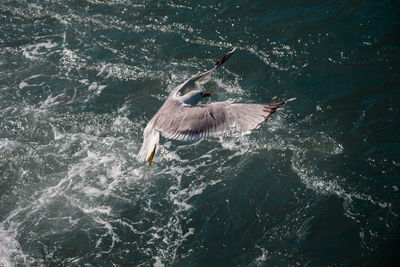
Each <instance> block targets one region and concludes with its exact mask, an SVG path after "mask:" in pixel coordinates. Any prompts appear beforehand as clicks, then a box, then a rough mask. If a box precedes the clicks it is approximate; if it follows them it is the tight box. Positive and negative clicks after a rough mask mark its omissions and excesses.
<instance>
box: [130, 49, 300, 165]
mask: <svg viewBox="0 0 400 267" xmlns="http://www.w3.org/2000/svg"><path fill="white" fill-rule="evenodd" d="M235 50H236V48H234V49H233V50H231V51H230V52H228V53H227V54H225V55H224V57H223V58H222V59H221V60H219V61H217V62H216V63H215V65H214V67H213V68H212V69H210V70H208V71H206V72H204V73H200V74H197V75H195V76H193V77H192V78H190V79H188V80H187V81H185V82H184V83H182V84H180V85H178V86H177V87H175V89H174V90H173V91H172V93H171V94H170V95H169V97H168V99H167V100H166V101H165V103H164V104H163V105H162V107H161V108H160V109H159V110H158V112H157V113H156V114H155V115H154V117H153V118H152V119H151V120H150V121H149V123H148V124H147V126H146V128H145V129H144V132H143V144H142V147H141V148H140V151H139V153H138V155H137V160H138V161H139V162H145V161H146V160H147V162H148V164H149V165H151V162H152V160H153V157H154V154H155V152H156V147H157V145H158V142H159V140H160V134H162V135H163V136H164V137H166V138H170V139H175V140H196V139H201V138H206V137H215V136H219V135H222V134H223V133H225V132H227V131H229V130H230V129H231V128H235V129H236V130H237V131H239V132H241V133H242V134H249V133H250V132H251V130H254V129H256V128H258V127H259V126H260V124H261V123H263V122H265V121H267V120H268V119H269V116H270V115H271V114H272V113H274V112H275V111H276V110H277V109H278V108H279V107H282V106H283V105H284V104H286V103H287V102H290V101H292V100H295V98H291V99H288V100H285V101H281V102H275V103H267V104H239V103H231V102H229V101H225V102H214V103H210V104H198V103H199V102H200V100H202V99H203V98H205V97H210V96H211V95H212V94H211V93H210V92H203V90H202V88H201V85H202V84H204V83H206V82H208V81H209V80H210V77H211V74H212V73H213V72H214V71H215V70H216V69H217V68H218V67H220V66H221V65H222V64H223V63H225V62H226V61H227V60H228V59H229V58H230V57H231V56H232V54H233V53H234V52H235Z"/></svg>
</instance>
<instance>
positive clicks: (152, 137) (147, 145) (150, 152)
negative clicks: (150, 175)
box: [136, 130, 160, 165]
mask: <svg viewBox="0 0 400 267" xmlns="http://www.w3.org/2000/svg"><path fill="white" fill-rule="evenodd" d="M159 140H160V132H159V131H156V130H151V131H149V132H148V131H146V130H145V133H144V139H143V144H142V147H141V148H140V151H139V153H138V154H137V156H136V159H137V160H138V161H139V162H145V161H147V162H148V163H149V165H151V162H152V160H153V156H154V153H155V152H156V147H157V144H158V141H159Z"/></svg>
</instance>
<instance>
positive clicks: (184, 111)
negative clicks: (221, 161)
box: [154, 101, 288, 140]
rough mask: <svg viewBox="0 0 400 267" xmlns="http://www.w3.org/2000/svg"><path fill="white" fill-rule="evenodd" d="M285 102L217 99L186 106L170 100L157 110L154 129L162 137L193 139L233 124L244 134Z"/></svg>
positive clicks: (216, 132)
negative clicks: (242, 101) (237, 102)
mask: <svg viewBox="0 0 400 267" xmlns="http://www.w3.org/2000/svg"><path fill="white" fill-rule="evenodd" d="M287 102H288V101H282V102H277V103H268V104H230V103H228V102H217V103H211V104H207V105H197V106H186V105H181V104H179V103H178V102H173V101H170V102H169V103H168V104H167V103H166V104H167V105H165V106H164V107H162V108H161V109H160V112H159V115H158V116H156V119H155V123H154V128H156V129H157V130H158V131H160V132H161V133H162V134H163V135H164V136H165V137H167V138H171V139H177V140H193V139H200V138H204V137H209V136H218V135H221V134H223V133H224V132H226V131H228V130H229V129H230V128H232V127H235V128H236V129H237V130H238V131H239V132H241V133H243V134H249V133H250V132H251V130H253V129H255V128H258V127H259V125H260V124H261V123H262V122H265V121H267V120H268V118H269V116H270V115H271V114H272V113H274V112H275V111H276V109H277V108H279V107H281V106H283V105H284V104H285V103H287Z"/></svg>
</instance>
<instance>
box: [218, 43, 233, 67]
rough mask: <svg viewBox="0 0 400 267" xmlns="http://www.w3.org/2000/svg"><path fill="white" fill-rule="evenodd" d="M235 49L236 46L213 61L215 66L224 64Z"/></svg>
mask: <svg viewBox="0 0 400 267" xmlns="http://www.w3.org/2000/svg"><path fill="white" fill-rule="evenodd" d="M235 50H236V47H235V48H233V49H232V50H231V51H229V52H228V53H227V54H225V56H224V57H223V58H222V59H221V60H218V61H217V62H216V63H215V67H216V68H218V67H219V66H221V65H222V64H224V62H225V61H227V60H228V59H229V58H230V57H231V56H232V54H233V52H235Z"/></svg>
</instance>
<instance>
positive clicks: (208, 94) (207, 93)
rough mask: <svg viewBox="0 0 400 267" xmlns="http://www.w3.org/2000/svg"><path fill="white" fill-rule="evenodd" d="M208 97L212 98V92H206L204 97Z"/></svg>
mask: <svg viewBox="0 0 400 267" xmlns="http://www.w3.org/2000/svg"><path fill="white" fill-rule="evenodd" d="M206 96H212V94H211V93H210V92H205V93H204V94H203V97H206Z"/></svg>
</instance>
